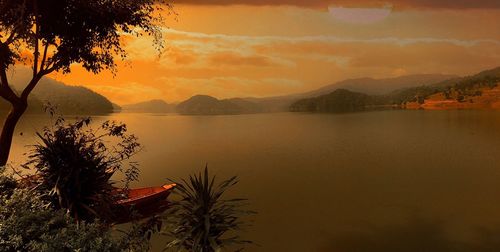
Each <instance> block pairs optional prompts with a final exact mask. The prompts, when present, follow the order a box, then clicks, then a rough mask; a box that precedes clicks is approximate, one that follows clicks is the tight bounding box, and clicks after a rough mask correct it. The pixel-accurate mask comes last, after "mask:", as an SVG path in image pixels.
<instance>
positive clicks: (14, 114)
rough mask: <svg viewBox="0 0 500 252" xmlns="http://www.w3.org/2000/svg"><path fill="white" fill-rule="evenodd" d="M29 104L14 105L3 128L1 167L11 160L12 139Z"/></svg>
mask: <svg viewBox="0 0 500 252" xmlns="http://www.w3.org/2000/svg"><path fill="white" fill-rule="evenodd" d="M26 108H27V103H25V102H23V103H19V104H13V105H12V109H11V110H10V112H9V114H8V115H7V118H6V119H5V122H4V124H3V128H2V134H1V135H0V166H4V165H6V164H7V160H8V159H9V153H10V147H11V145H12V138H13V136H14V129H15V128H16V125H17V122H19V119H20V118H21V116H22V115H23V113H24V111H26Z"/></svg>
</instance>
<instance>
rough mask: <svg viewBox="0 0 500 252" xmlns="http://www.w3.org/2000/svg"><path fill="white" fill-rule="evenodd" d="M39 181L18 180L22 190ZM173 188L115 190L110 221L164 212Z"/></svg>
mask: <svg viewBox="0 0 500 252" xmlns="http://www.w3.org/2000/svg"><path fill="white" fill-rule="evenodd" d="M39 179H41V177H40V176H39V175H30V176H26V177H24V178H22V179H20V180H19V183H20V184H21V186H22V187H24V188H33V187H35V186H36V185H37V184H38V180H39ZM174 188H175V184H166V185H163V186H155V187H145V188H132V189H128V190H126V189H122V188H116V189H115V190H114V191H113V192H112V193H113V195H114V196H116V198H119V200H116V201H115V202H113V206H112V211H113V218H112V220H110V221H112V222H114V223H118V224H119V223H126V222H131V221H134V220H139V219H142V218H147V217H150V216H153V215H155V214H157V213H161V212H163V211H165V210H166V209H167V208H168V206H169V202H168V201H167V197H168V196H169V195H170V193H171V192H172V190H173V189H174Z"/></svg>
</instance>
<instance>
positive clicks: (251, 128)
mask: <svg viewBox="0 0 500 252" xmlns="http://www.w3.org/2000/svg"><path fill="white" fill-rule="evenodd" d="M107 119H112V120H118V121H122V122H125V123H126V124H127V125H128V127H129V130H130V132H132V133H134V134H136V135H137V136H138V137H139V139H140V142H141V143H142V144H143V145H144V146H145V149H144V151H143V152H142V153H140V154H139V155H138V156H137V157H136V159H137V160H138V161H139V162H140V164H141V168H142V177H141V182H140V183H139V184H140V185H157V184H162V183H164V182H165V179H166V178H174V179H175V178H179V177H186V176H187V175H189V174H191V173H193V172H196V171H200V170H201V169H202V168H203V167H204V166H205V164H206V163H208V165H209V168H210V170H211V171H212V172H214V173H216V174H217V175H218V176H219V177H228V176H232V175H238V176H239V177H240V180H241V182H240V184H239V185H238V186H237V187H236V188H235V189H234V191H233V193H234V194H235V195H237V196H239V197H246V198H249V199H250V200H251V201H250V202H251V208H252V209H253V210H256V211H258V212H259V214H258V215H257V216H255V217H254V218H253V226H252V227H251V228H250V229H249V230H248V232H247V233H246V234H245V237H246V238H248V239H251V240H253V241H256V242H257V243H259V244H260V245H261V246H254V247H248V249H247V250H246V251H333V252H335V251H338V252H347V251H349V252H351V251H352V252H354V251H356V252H358V251H360V252H361V251H376V252H378V251H381V252H382V251H384V252H386V251H415V252H417V251H419V252H423V251H471V252H472V251H478V252H482V251H500V148H499V147H500V112H492V111H381V112H369V113H355V114H341V115H330V114H291V113H282V114H258V115H241V116H178V115H148V114H113V115H110V116H107V117H97V118H96V121H103V120H107ZM47 122H48V119H47V117H46V116H33V115H31V116H26V117H24V119H23V121H22V122H21V124H20V126H19V127H18V133H17V136H16V139H15V143H14V144H15V146H14V154H13V155H14V157H13V162H14V163H20V162H22V160H23V156H22V153H24V152H26V147H25V145H28V144H32V143H33V142H34V140H35V138H34V132H35V130H37V129H40V128H41V127H42V125H43V124H45V123H47ZM20 132H23V135H22V136H21V135H20V134H19V133H20Z"/></svg>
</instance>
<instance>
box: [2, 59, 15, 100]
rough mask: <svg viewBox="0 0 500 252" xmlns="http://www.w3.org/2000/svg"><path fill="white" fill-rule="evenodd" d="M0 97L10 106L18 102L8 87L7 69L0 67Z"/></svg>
mask: <svg viewBox="0 0 500 252" xmlns="http://www.w3.org/2000/svg"><path fill="white" fill-rule="evenodd" d="M0 97H2V98H4V99H5V100H7V101H8V102H10V103H11V104H16V103H18V102H19V97H18V96H17V95H16V94H15V93H14V91H12V88H10V86H9V81H8V79H7V69H5V67H3V66H0Z"/></svg>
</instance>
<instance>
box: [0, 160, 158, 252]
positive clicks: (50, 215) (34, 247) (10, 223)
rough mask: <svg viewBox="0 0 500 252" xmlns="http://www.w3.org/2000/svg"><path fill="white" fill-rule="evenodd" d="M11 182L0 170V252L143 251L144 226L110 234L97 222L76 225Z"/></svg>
mask: <svg viewBox="0 0 500 252" xmlns="http://www.w3.org/2000/svg"><path fill="white" fill-rule="evenodd" d="M13 183H15V180H14V179H13V178H12V177H10V176H6V175H4V169H3V168H0V188H10V189H11V190H6V191H4V190H2V191H0V251H37V252H39V251H40V252H52V251H81V252H87V251H88V252H93V251H102V252H115V251H116V252H118V251H146V250H147V249H148V248H149V240H148V239H147V237H145V236H144V234H145V233H144V232H139V231H142V230H146V228H145V227H147V226H146V225H143V224H142V225H135V226H133V228H132V229H130V230H129V231H128V232H126V233H125V235H120V236H117V235H114V234H112V232H111V229H110V227H109V226H108V225H105V224H104V223H102V222H100V221H94V222H85V221H81V222H78V223H77V222H76V221H75V219H73V218H72V217H70V216H69V215H67V214H66V213H65V211H64V210H54V209H53V208H52V207H51V206H50V202H47V201H45V200H44V199H43V198H44V197H43V195H42V194H40V193H39V192H37V191H34V190H28V189H19V188H16V187H14V188H12V187H11V186H12V184H13Z"/></svg>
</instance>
